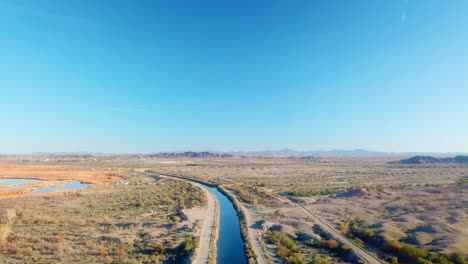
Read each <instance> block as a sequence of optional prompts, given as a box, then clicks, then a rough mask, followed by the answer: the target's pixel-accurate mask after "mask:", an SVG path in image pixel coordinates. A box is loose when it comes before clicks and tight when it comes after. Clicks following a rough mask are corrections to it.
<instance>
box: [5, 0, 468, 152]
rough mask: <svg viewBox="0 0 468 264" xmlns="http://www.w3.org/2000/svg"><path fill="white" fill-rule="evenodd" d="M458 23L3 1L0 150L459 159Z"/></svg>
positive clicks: (466, 125) (252, 5) (383, 6)
mask: <svg viewBox="0 0 468 264" xmlns="http://www.w3.org/2000/svg"><path fill="white" fill-rule="evenodd" d="M467 14H468V1H466V0H450V1H445V0H407V1H404V0H401V1H400V0H395V1H390V0H389V1H381V0H380V1H379V0H356V1H345V0H340V1H338V0H323V1H310V0H304V1H295V0H292V1H284V0H278V1H277V0H265V1H250V0H249V1H243V0H239V1H222V0H216V1H215V0H212V1H177V0H171V1H162V0H161V1H158V0H151V1H150V0H148V1H133V0H121V1H111V0H100V1H95V0H77V1H63V0H42V1H33V0H30V1H25V0H0V89H1V90H0V91H1V96H0V122H1V124H2V126H1V130H0V152H2V153H12V152H34V151H101V152H158V151H171V150H224V151H230V150H262V149H277V148H283V147H289V148H294V149H300V150H305V149H353V148H366V149H371V150H381V151H443V152H446V151H447V152H448V151H465V152H466V151H468V15H467Z"/></svg>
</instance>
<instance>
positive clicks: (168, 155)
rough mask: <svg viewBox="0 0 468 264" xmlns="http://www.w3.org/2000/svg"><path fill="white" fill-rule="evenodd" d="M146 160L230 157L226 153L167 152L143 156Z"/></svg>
mask: <svg viewBox="0 0 468 264" xmlns="http://www.w3.org/2000/svg"><path fill="white" fill-rule="evenodd" d="M143 156H144V157H148V158H230V157H232V155H230V154H226V153H215V152H208V151H203V152H194V151H186V152H167V153H155V154H149V155H143Z"/></svg>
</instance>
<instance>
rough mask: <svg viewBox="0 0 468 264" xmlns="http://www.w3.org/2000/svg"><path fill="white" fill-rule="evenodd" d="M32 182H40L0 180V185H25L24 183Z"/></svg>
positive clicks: (31, 180)
mask: <svg viewBox="0 0 468 264" xmlns="http://www.w3.org/2000/svg"><path fill="white" fill-rule="evenodd" d="M33 182H40V180H34V179H3V180H0V185H16V184H21V185H23V184H26V183H33Z"/></svg>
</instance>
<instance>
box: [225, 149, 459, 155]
mask: <svg viewBox="0 0 468 264" xmlns="http://www.w3.org/2000/svg"><path fill="white" fill-rule="evenodd" d="M229 154H231V155H242V156H281V157H290V156H338V157H345V156H348V157H352V156H355V157H375V156H377V157H378V156H381V157H384V156H416V155H427V156H454V155H464V154H466V153H434V152H431V153H424V152H383V151H370V150H365V149H352V150H305V151H299V150H293V149H287V148H286V149H281V150H266V151H238V152H229Z"/></svg>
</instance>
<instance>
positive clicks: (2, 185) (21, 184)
mask: <svg viewBox="0 0 468 264" xmlns="http://www.w3.org/2000/svg"><path fill="white" fill-rule="evenodd" d="M39 182H46V181H42V180H36V179H19V178H16V179H0V189H4V190H15V189H23V188H26V187H28V185H29V184H34V183H39ZM91 185H92V184H85V183H81V182H78V181H74V182H66V183H64V185H62V186H56V187H41V188H38V189H36V190H34V191H32V192H30V193H29V194H38V193H48V192H52V191H63V190H76V189H83V188H87V187H89V186H91Z"/></svg>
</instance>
